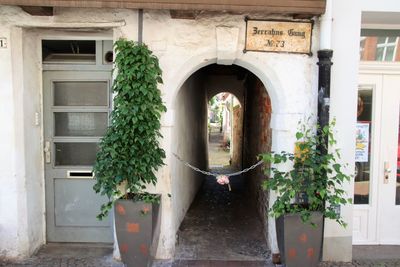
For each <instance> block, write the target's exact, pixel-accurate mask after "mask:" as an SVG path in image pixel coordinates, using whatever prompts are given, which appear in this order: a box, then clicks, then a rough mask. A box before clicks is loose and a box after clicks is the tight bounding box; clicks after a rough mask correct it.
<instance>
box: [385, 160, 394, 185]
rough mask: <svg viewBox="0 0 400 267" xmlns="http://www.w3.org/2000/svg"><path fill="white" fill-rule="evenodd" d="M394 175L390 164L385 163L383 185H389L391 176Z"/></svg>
mask: <svg viewBox="0 0 400 267" xmlns="http://www.w3.org/2000/svg"><path fill="white" fill-rule="evenodd" d="M391 173H392V170H391V169H390V164H389V162H388V161H385V163H384V166H383V183H384V184H388V183H389V175H390V174H391Z"/></svg>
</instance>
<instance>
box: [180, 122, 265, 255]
mask: <svg viewBox="0 0 400 267" xmlns="http://www.w3.org/2000/svg"><path fill="white" fill-rule="evenodd" d="M209 158H210V166H221V167H219V168H218V167H214V168H211V171H212V172H215V173H223V174H226V173H231V172H234V171H236V170H235V169H233V168H231V167H230V166H229V150H227V149H226V148H225V144H224V142H223V134H222V133H220V131H219V129H218V127H215V126H214V127H211V131H210V138H209ZM222 166H223V167H222ZM245 180H246V176H245V175H239V176H234V177H230V184H231V189H232V191H229V189H228V186H226V185H225V186H222V185H219V184H218V183H217V182H216V179H215V177H213V176H208V177H207V178H206V179H205V181H204V183H203V185H202V187H201V189H200V190H199V192H198V193H197V196H196V198H195V200H194V201H193V203H192V205H191V207H190V208H189V211H188V212H187V214H186V216H185V218H184V220H183V222H182V223H181V226H180V228H179V231H178V240H177V246H176V253H175V259H178V260H193V259H196V260H235V261H263V260H265V259H267V258H269V256H270V253H269V251H268V248H267V245H266V240H265V237H264V234H263V227H262V223H261V221H260V220H259V218H258V215H257V211H256V208H255V207H254V206H252V205H251V204H252V203H251V202H250V201H249V197H248V196H247V193H248V192H247V191H246V181H245Z"/></svg>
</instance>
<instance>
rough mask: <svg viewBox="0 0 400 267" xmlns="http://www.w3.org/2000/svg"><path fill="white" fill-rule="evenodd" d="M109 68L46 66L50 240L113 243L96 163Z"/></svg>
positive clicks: (106, 108) (107, 103)
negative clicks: (103, 213) (102, 210)
mask: <svg viewBox="0 0 400 267" xmlns="http://www.w3.org/2000/svg"><path fill="white" fill-rule="evenodd" d="M110 78H111V74H110V72H99V71H97V72H95V71H93V72H85V71H82V72H74V71H45V72H44V73H43V95H44V102H43V107H44V160H45V186H46V223H47V241H49V242H112V240H113V235H112V230H111V223H110V222H111V220H110V218H107V219H104V220H103V221H98V220H97V219H96V214H97V213H98V212H99V208H100V205H101V204H102V203H104V202H105V201H106V200H107V199H105V198H104V197H102V196H99V195H97V194H95V193H94V191H93V189H92V187H93V184H94V180H93V173H92V166H93V163H94V161H95V157H96V152H97V149H98V143H99V141H100V138H101V136H102V135H104V133H105V130H106V128H107V125H108V114H109V110H110Z"/></svg>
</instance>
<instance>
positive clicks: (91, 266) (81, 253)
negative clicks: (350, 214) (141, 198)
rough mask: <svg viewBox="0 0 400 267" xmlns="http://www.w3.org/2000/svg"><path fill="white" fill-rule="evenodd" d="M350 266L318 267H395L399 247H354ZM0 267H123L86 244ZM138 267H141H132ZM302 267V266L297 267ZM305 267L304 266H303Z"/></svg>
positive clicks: (161, 265) (107, 252)
mask: <svg viewBox="0 0 400 267" xmlns="http://www.w3.org/2000/svg"><path fill="white" fill-rule="evenodd" d="M353 257H354V260H353V262H351V263H340V262H336V263H332V262H323V263H321V264H320V267H398V266H400V246H354V247H353ZM0 266H7V267H54V266H57V267H64V266H65V267H97V266H99V267H123V266H124V265H123V264H122V263H120V262H117V261H114V260H113V259H112V248H111V247H107V246H99V245H93V244H91V245H88V244H49V245H46V246H44V247H43V248H42V249H40V250H39V252H38V253H37V254H36V255H35V256H33V257H31V258H30V259H28V260H25V261H20V262H16V263H10V262H5V261H2V260H1V259H0ZM189 266H191V267H193V266H197V267H218V266H220V267H221V266H227V267H239V266H243V267H246V266H248V267H253V266H257V267H272V266H274V265H272V263H270V262H269V261H265V262H264V261H225V260H219V261H218V260H175V261H157V262H155V263H154V264H153V265H152V267H189ZM134 267H141V266H134ZM299 267H303V266H299ZM304 267H306V266H304Z"/></svg>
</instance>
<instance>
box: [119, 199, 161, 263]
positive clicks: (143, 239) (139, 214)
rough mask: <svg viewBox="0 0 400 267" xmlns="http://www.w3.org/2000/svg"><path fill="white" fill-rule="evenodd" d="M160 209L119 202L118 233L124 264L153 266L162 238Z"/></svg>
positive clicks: (158, 207) (154, 206)
mask: <svg viewBox="0 0 400 267" xmlns="http://www.w3.org/2000/svg"><path fill="white" fill-rule="evenodd" d="M160 211H161V209H160V205H159V204H148V203H145V202H133V201H131V200H118V201H117V202H116V203H115V206H114V216H115V229H116V235H117V242H118V247H119V251H120V254H121V259H122V262H123V263H125V264H126V265H127V266H128V267H146V266H151V263H152V260H153V259H154V254H155V252H156V249H157V246H158V238H159V234H160V219H161V216H160Z"/></svg>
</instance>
